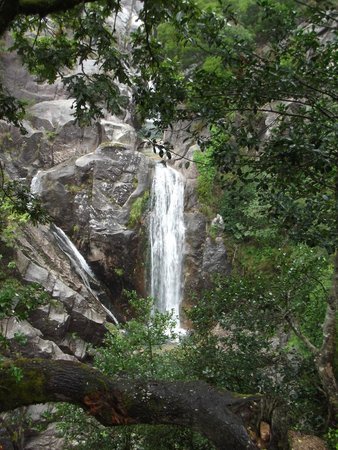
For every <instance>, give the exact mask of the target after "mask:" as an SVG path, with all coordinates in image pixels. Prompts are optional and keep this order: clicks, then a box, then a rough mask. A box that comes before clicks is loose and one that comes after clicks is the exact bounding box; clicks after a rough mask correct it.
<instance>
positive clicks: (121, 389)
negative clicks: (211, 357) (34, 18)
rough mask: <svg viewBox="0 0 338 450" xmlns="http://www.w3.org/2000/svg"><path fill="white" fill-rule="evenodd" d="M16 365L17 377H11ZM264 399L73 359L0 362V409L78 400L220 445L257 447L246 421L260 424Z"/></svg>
mask: <svg viewBox="0 0 338 450" xmlns="http://www.w3.org/2000/svg"><path fill="white" fill-rule="evenodd" d="M14 367H15V368H17V369H15V370H13V368H14ZM18 369H19V371H18ZM14 371H16V372H18V373H19V374H20V375H19V377H14V375H13V373H14ZM262 399H263V397H259V396H257V397H236V395H234V394H232V393H230V392H227V391H224V392H221V391H218V390H216V389H214V388H213V387H211V386H209V385H207V384H206V383H203V382H199V381H192V382H183V381H177V382H168V381H142V380H136V381H135V380H129V379H126V378H118V379H114V380H111V379H109V378H108V377H106V376H105V375H103V374H101V373H100V372H99V371H98V370H95V369H93V368H90V367H88V366H86V365H84V364H80V363H76V362H73V361H51V360H44V359H18V360H13V361H12V360H8V361H6V362H4V363H3V364H2V365H1V366H0V412H3V411H8V410H12V409H14V408H16V407H19V406H25V405H31V404H34V403H46V402H69V403H73V404H76V405H79V406H81V407H82V408H83V409H85V410H86V411H88V412H89V413H90V414H91V415H93V416H94V417H95V418H96V419H97V420H98V421H99V422H101V423H102V424H103V425H105V426H116V425H133V424H167V425H179V426H185V427H190V428H192V429H194V430H196V431H198V432H200V433H201V434H203V435H204V436H206V437H207V438H208V439H209V440H210V441H211V442H212V443H213V444H214V445H215V447H216V448H217V449H218V450H244V449H248V450H254V449H257V448H258V447H257V446H256V445H255V443H254V442H253V441H251V439H250V438H249V435H248V433H247V429H246V427H247V428H249V427H250V429H251V430H254V428H255V426H256V429H257V427H258V426H259V423H257V420H261V419H262ZM264 400H266V399H264ZM274 409H276V408H274ZM269 414H271V415H272V412H271V411H270V412H269ZM262 420H266V418H263V419H262ZM270 448H271V447H270Z"/></svg>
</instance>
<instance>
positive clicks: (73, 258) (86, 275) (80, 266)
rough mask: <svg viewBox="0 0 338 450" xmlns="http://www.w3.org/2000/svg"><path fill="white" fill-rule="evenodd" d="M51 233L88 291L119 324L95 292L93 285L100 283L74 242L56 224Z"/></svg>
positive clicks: (116, 322)
mask: <svg viewBox="0 0 338 450" xmlns="http://www.w3.org/2000/svg"><path fill="white" fill-rule="evenodd" d="M51 231H52V233H53V235H54V237H55V239H56V242H57V244H58V246H59V247H60V249H61V250H62V251H63V252H64V253H65V254H66V255H67V257H68V259H69V260H70V262H71V264H72V266H73V268H74V270H75V272H76V273H77V274H78V275H79V276H80V277H81V279H82V281H83V283H84V285H85V286H86V288H87V289H88V291H89V292H90V293H91V294H92V295H93V296H94V297H95V298H96V299H97V300H98V301H99V302H100V303H101V306H102V307H103V309H104V310H105V311H106V313H107V314H108V315H109V316H110V317H111V318H112V319H113V321H114V322H115V324H116V325H117V324H118V321H117V319H116V317H115V316H114V314H113V313H112V312H111V311H110V310H109V309H108V308H106V307H105V306H104V305H103V304H102V302H101V301H100V299H99V298H98V296H97V295H96V293H95V292H94V291H93V289H92V287H91V284H95V285H99V281H98V280H97V279H96V277H95V275H94V273H93V272H92V270H91V269H90V267H89V265H88V264H87V261H86V260H85V259H84V257H83V256H82V255H81V253H80V252H79V251H78V249H77V248H76V247H75V245H74V244H73V242H72V241H71V240H70V239H69V237H68V236H67V235H66V233H64V231H63V230H61V228H59V227H57V226H56V225H55V224H52V225H51Z"/></svg>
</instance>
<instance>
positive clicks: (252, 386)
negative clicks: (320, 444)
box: [0, 0, 338, 450]
mask: <svg viewBox="0 0 338 450" xmlns="http://www.w3.org/2000/svg"><path fill="white" fill-rule="evenodd" d="M6 3H7V2H6V1H5V2H3V3H2V4H1V6H0V13H1V8H4V7H5V6H4V5H6ZM16 3H17V4H18V5H20V6H18V7H17V8H18V9H17V10H16V11H14V12H13V11H12V12H11V14H8V21H7V24H0V25H1V26H0V30H4V29H5V28H6V27H7V26H8V25H9V24H10V25H11V30H12V34H13V37H14V45H13V48H14V49H15V50H16V51H18V52H19V54H20V55H21V56H22V58H23V61H24V63H25V64H26V65H27V67H28V68H29V70H30V71H32V73H34V74H35V75H36V76H38V77H39V78H40V79H41V80H42V79H44V80H48V81H49V82H51V83H52V82H54V81H55V80H56V78H57V77H60V78H61V79H62V81H63V82H64V84H65V85H66V86H67V88H68V89H69V92H70V95H71V96H72V97H74V98H75V103H74V113H75V117H76V119H77V120H78V122H79V124H80V125H83V124H86V123H88V122H89V121H92V120H98V119H99V118H100V117H102V115H103V114H104V110H108V111H111V112H116V111H118V110H119V109H120V108H123V106H124V104H125V99H124V98H122V97H121V95H120V93H119V91H118V88H117V85H116V82H122V83H125V84H128V85H131V86H133V89H134V92H135V116H136V117H137V120H138V122H140V123H142V121H143V120H144V119H146V118H155V122H154V123H155V126H156V127H157V128H158V129H159V130H165V129H166V128H168V127H172V126H173V125H174V124H177V123H178V122H180V121H181V123H184V126H185V128H186V131H187V137H188V138H189V139H196V140H197V141H198V142H199V144H200V148H201V150H202V152H201V153H198V154H196V155H195V162H196V164H197V166H198V167H199V173H200V177H199V186H198V192H199V198H200V202H201V204H202V205H203V208H204V212H205V213H206V214H208V215H209V216H210V218H212V217H214V216H215V215H216V214H220V215H221V216H222V218H223V229H222V233H223V238H224V239H225V241H226V243H227V247H228V249H229V252H230V254H231V259H232V266H233V268H232V274H231V277H228V278H222V277H218V278H217V279H215V280H214V287H213V288H212V289H209V290H208V291H206V292H204V293H202V294H201V293H194V295H195V296H196V306H195V307H194V308H193V309H192V310H191V311H189V312H188V314H189V316H190V319H191V321H192V325H193V332H192V333H191V334H190V335H189V336H187V337H186V338H185V339H184V340H183V341H182V342H181V343H180V345H179V346H177V347H175V348H167V347H166V346H165V342H166V332H165V328H166V326H167V324H168V321H170V317H168V316H161V315H155V316H153V317H152V316H151V315H150V307H149V301H148V300H146V301H145V300H144V301H142V302H141V301H139V302H136V303H135V300H134V306H135V308H136V309H135V319H134V320H133V321H131V322H129V323H127V324H126V325H125V327H124V328H125V332H121V330H119V329H117V328H110V329H109V330H108V333H107V338H106V342H105V346H104V347H103V348H101V349H95V350H93V352H94V354H95V365H96V366H97V367H98V368H99V369H100V370H101V371H103V372H104V373H105V374H107V375H109V376H110V377H112V378H114V377H115V376H118V375H119V374H120V373H121V371H123V372H124V373H125V374H126V375H125V376H128V377H130V378H131V379H133V378H134V377H135V376H136V374H137V375H138V376H141V377H142V378H144V379H149V378H158V379H166V380H167V379H169V380H177V379H178V380H204V381H207V382H208V383H210V384H212V385H215V386H217V387H220V388H225V389H228V390H232V391H236V392H239V393H242V394H247V393H257V392H260V393H264V394H266V395H268V396H272V397H273V398H275V399H279V400H278V401H281V399H283V401H284V402H285V404H286V406H287V411H288V419H289V424H288V426H289V427H290V428H295V429H298V430H301V431H306V432H309V433H315V434H321V435H327V436H330V440H331V444H332V445H334V439H335V436H334V432H333V429H332V427H333V426H334V423H335V414H336V412H337V386H336V381H335V373H334V372H335V370H336V368H335V367H334V355H335V330H336V322H335V313H336V307H337V288H338V285H337V283H338V256H337V238H338V234H337V231H338V227H337V225H338V224H337V220H338V216H337V213H338V211H337V208H338V176H337V161H338V150H337V149H338V146H337V125H336V122H337V112H338V111H337V110H338V108H337V97H338V94H337V79H338V76H337V75H338V74H337V64H336V55H337V43H336V40H335V37H336V32H337V12H336V11H335V10H334V4H333V2H330V1H320V2H317V1H315V0H314V1H311V2H303V1H300V0H288V1H278V0H241V1H222V0H220V1H212V0H210V1H197V2H195V3H193V2H190V1H187V0H182V1H168V0H167V1H166V2H162V1H161V2H156V1H150V0H148V1H144V2H143V4H144V9H143V10H142V12H141V14H140V16H141V19H142V20H143V25H142V26H140V28H139V29H138V30H137V31H136V32H135V33H134V34H133V36H132V42H130V43H128V45H126V46H125V50H124V51H122V50H121V47H119V49H118V47H117V45H116V43H117V41H116V39H117V38H116V35H115V33H114V32H112V30H111V29H109V28H108V27H107V26H106V20H107V17H108V16H110V15H111V14H112V13H113V14H114V13H115V14H117V12H118V10H119V7H120V4H119V2H118V1H108V0H106V1H103V0H102V1H97V2H92V3H87V2H84V3H82V2H76V1H74V2H72V4H71V6H74V5H76V4H78V5H77V6H75V7H74V8H69V7H65V6H64V5H62V4H61V3H62V2H59V5H58V2H57V1H55V2H50V3H51V4H54V3H55V5H56V6H55V9H54V8H53V9H51V10H48V9H47V10H46V9H43V8H42V6H41V5H42V4H43V3H44V2H42V1H41V2H29V1H26V2H23V1H19V2H16ZM33 3H35V6H34V7H33V6H32V5H33ZM45 3H47V2H45ZM73 4H74V5H73ZM27 5H28V6H27ZM29 5H30V6H29ZM39 7H41V8H42V9H41V10H39ZM34 8H35V9H34ZM58 9H61V10H66V11H63V12H58V13H55V14H53V15H52V16H51V19H45V13H47V12H55V11H57V10H58ZM3 11H4V10H3ZM39 11H41V12H42V14H41V15H40V16H39V15H35V16H32V15H31V13H39ZM17 12H20V13H22V14H23V15H21V16H17ZM3 17H5V16H3ZM50 21H52V23H53V26H51V25H50V23H51V22H50ZM1 27H2V28H1ZM68 30H72V33H68ZM31 31H34V33H33V34H31ZM88 58H92V59H93V58H94V59H96V60H97V64H98V65H99V67H100V68H101V72H100V73H99V74H95V75H88V74H86V73H85V71H82V72H79V73H76V74H72V75H69V71H67V69H71V68H74V67H75V63H76V62H78V61H79V62H80V65H82V66H84V62H85V61H86V59H88ZM51 61H52V62H51ZM130 66H134V67H138V71H137V73H135V72H134V71H132V70H130ZM23 108H24V105H23V104H21V103H20V102H17V100H16V99H14V98H13V97H12V96H11V95H10V94H9V93H8V92H6V91H5V90H4V89H1V90H0V116H1V117H2V118H4V119H5V120H7V121H9V122H11V123H13V124H15V125H17V126H21V127H22V122H21V119H22V117H23V114H24V112H23ZM22 131H23V132H24V130H22ZM163 150H164V153H165V152H167V153H170V151H171V149H170V146H169V144H166V143H164V144H163ZM3 187H5V188H6V186H5V185H3ZM6 189H7V191H8V189H11V192H12V193H13V195H11V196H8V195H7V197H6V198H7V200H6V202H3V206H2V211H3V212H2V215H3V217H4V219H3V221H6V223H7V224H8V223H10V220H11V216H10V214H21V216H20V217H24V219H23V220H26V219H27V218H29V216H31V217H32V218H33V219H34V220H35V219H36V218H37V217H39V215H41V212H40V211H39V206H38V204H36V205H35V203H34V209H32V207H30V208H27V207H25V205H27V201H26V202H25V201H22V202H21V203H20V202H18V200H17V198H19V199H20V196H19V197H18V195H17V192H19V193H20V192H21V191H20V190H19V187H17V186H14V187H13V186H11V185H8V188H6ZM3 192H4V193H5V194H6V191H5V190H3ZM4 198H5V196H4ZM22 198H23V199H26V200H27V198H28V203H29V200H30V201H32V200H33V199H31V198H30V197H29V194H28V193H25V195H22ZM18 205H19V206H18ZM20 205H21V206H20ZM8 211H10V214H9V212H8ZM5 230H8V227H7V228H4V229H3V230H2V237H3V239H5V237H6V236H5V235H6V233H5V232H4V231H5ZM219 232H220V231H219V230H212V229H210V235H211V237H213V236H214V234H215V233H219ZM6 277H7V275H6ZM11 286H12V285H11ZM13 289H14V288H13ZM15 289H18V292H19V291H20V292H22V290H20V289H23V288H16V287H15ZM8 292H9V291H8V285H7V281H5V282H3V283H2V285H1V297H0V299H4V300H1V305H0V306H1V310H0V312H1V314H2V315H6V314H7V315H8V314H13V312H12V311H9V310H8V304H9V303H8V301H9V302H10V299H11V297H10V295H9V294H8ZM11 292H12V291H11ZM13 292H14V291H13ZM13 292H12V294H13ZM192 294H193V293H192ZM6 295H7V297H6ZM8 295H9V296H8ZM34 298H36V299H37V301H40V300H39V299H38V296H37V295H35V297H34ZM22 299H23V300H22V301H23V304H24V305H25V304H26V306H28V307H31V306H30V305H27V302H26V300H25V299H27V294H25V295H23V296H22ZM6 308H7V309H6ZM23 309H25V308H23ZM16 376H17V377H19V378H20V374H19V373H17V374H16ZM62 408H63V409H62V410H61V415H62V416H63V417H64V416H65V415H66V414H67V416H66V417H68V419H67V420H62V421H61V424H60V427H61V429H62V430H63V432H64V433H66V436H68V441H67V442H68V444H69V448H73V447H72V446H73V444H74V441H76V442H77V445H76V448H84V449H90V448H94V446H96V445H99V444H100V445H101V446H102V447H103V448H111V446H112V445H113V446H114V448H118V449H132V448H135V449H136V448H137V449H141V448H142V449H149V450H150V449H154V448H158V449H160V448H163V449H164V448H165V449H169V448H173V449H174V448H176V449H208V448H210V445H209V443H207V442H206V441H205V440H204V438H202V437H200V436H199V435H196V434H195V433H193V432H191V431H189V430H187V429H184V430H183V431H177V430H176V429H175V430H174V431H173V429H171V428H170V429H168V428H166V427H163V429H161V430H160V431H159V430H158V429H156V430H155V431H154V430H153V429H151V428H148V427H144V426H138V427H137V428H136V429H134V428H131V429H128V428H126V429H122V431H115V430H114V431H107V430H106V429H105V428H104V427H102V428H101V427H98V425H97V424H96V422H94V421H93V420H90V419H88V417H87V416H84V415H83V414H82V413H80V412H79V411H78V410H76V411H75V410H74V407H73V406H71V407H70V406H66V407H62ZM69 418H71V420H70V419H69ZM112 442H113V443H114V444H112ZM163 442H165V446H164V447H163V446H162V447H161V445H163ZM161 443H162V444H161Z"/></svg>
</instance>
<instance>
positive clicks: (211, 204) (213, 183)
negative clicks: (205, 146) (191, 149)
mask: <svg viewBox="0 0 338 450" xmlns="http://www.w3.org/2000/svg"><path fill="white" fill-rule="evenodd" d="M194 162H195V164H196V166H197V170H198V178H197V193H198V200H199V202H200V203H201V205H202V210H203V212H204V213H205V214H206V215H207V216H208V217H213V216H214V215H215V212H216V211H217V210H218V206H219V203H218V202H219V195H220V186H219V183H218V181H217V173H218V172H217V168H216V166H215V164H214V161H213V159H212V152H211V151H210V150H206V151H205V152H203V153H201V152H198V151H196V152H195V153H194ZM217 194H218V195H217Z"/></svg>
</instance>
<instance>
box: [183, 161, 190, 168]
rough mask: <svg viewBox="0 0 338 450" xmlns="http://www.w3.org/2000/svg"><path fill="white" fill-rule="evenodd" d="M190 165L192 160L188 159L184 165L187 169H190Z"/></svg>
mask: <svg viewBox="0 0 338 450" xmlns="http://www.w3.org/2000/svg"><path fill="white" fill-rule="evenodd" d="M189 166H190V162H189V161H187V162H186V163H185V164H184V167H185V168H186V169H189Z"/></svg>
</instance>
